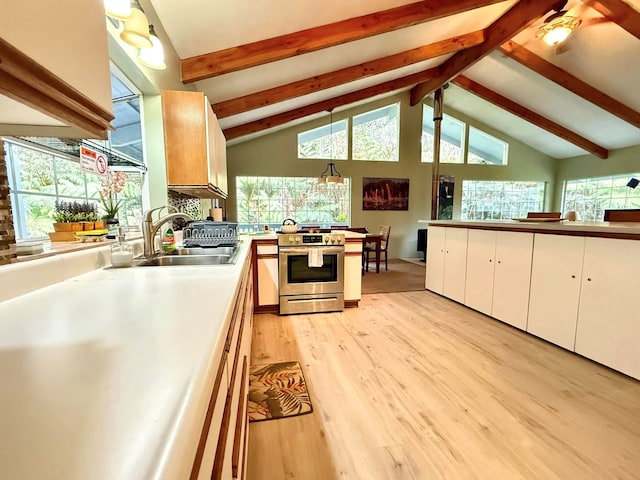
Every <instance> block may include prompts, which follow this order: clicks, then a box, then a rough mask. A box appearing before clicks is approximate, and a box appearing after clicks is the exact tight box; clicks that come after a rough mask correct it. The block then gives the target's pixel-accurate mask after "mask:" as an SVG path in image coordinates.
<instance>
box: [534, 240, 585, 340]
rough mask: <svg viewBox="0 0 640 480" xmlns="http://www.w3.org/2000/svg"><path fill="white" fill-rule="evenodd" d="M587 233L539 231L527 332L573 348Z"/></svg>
mask: <svg viewBox="0 0 640 480" xmlns="http://www.w3.org/2000/svg"><path fill="white" fill-rule="evenodd" d="M584 245H585V238H584V237H573V236H565V235H545V234H536V236H535V244H534V247H533V264H532V268H531V292H530V299H529V319H528V322H527V332H529V333H532V334H534V335H537V336H538V337H540V338H544V339H545V340H548V341H550V342H552V343H555V344H556V345H559V346H561V347H563V348H566V349H568V350H572V351H573V349H574V346H575V338H576V323H577V321H578V302H579V299H580V279H581V278H582V260H583V256H584Z"/></svg>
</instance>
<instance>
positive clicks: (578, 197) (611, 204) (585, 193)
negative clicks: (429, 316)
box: [562, 173, 640, 222]
mask: <svg viewBox="0 0 640 480" xmlns="http://www.w3.org/2000/svg"><path fill="white" fill-rule="evenodd" d="M637 177H640V174H639V173H629V174H625V175H614V176H609V177H597V178H580V179H575V180H568V181H567V182H565V188H564V193H563V198H562V211H563V212H564V213H566V212H568V211H571V210H574V211H576V212H577V213H578V218H579V219H580V220H583V221H587V222H601V221H603V219H604V211H605V210H607V209H624V208H638V205H640V188H635V189H634V188H629V187H627V186H626V185H627V182H628V181H629V179H630V178H637Z"/></svg>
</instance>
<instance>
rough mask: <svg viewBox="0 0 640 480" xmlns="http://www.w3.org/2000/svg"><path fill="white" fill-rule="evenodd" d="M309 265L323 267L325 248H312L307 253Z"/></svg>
mask: <svg viewBox="0 0 640 480" xmlns="http://www.w3.org/2000/svg"><path fill="white" fill-rule="evenodd" d="M307 255H308V256H307V265H308V266H309V267H321V266H322V262H323V255H324V249H322V248H310V249H309V253H308V254H307Z"/></svg>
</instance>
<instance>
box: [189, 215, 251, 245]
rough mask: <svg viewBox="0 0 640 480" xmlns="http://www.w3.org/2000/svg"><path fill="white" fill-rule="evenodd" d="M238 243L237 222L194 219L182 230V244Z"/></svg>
mask: <svg viewBox="0 0 640 480" xmlns="http://www.w3.org/2000/svg"><path fill="white" fill-rule="evenodd" d="M237 243H238V224H237V223H233V222H212V221H210V220H196V221H194V222H189V223H188V224H187V226H186V227H185V228H184V229H183V230H182V245H183V246H184V247H185V248H191V247H220V246H233V245H236V244H237Z"/></svg>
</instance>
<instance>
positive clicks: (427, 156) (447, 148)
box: [421, 105, 465, 163]
mask: <svg viewBox="0 0 640 480" xmlns="http://www.w3.org/2000/svg"><path fill="white" fill-rule="evenodd" d="M464 127H465V125H464V123H462V122H461V121H459V120H456V119H455V118H453V117H450V116H448V115H444V117H443V119H442V123H441V124H440V162H441V163H463V162H464V159H463V152H464V149H463V139H464ZM434 128H435V127H434V123H433V108H431V107H430V106H428V105H423V106H422V139H421V140H422V152H421V161H422V162H427V163H428V162H433V140H434V139H433V132H434Z"/></svg>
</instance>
